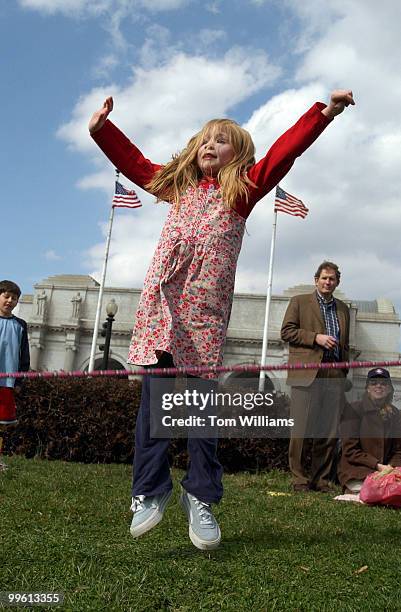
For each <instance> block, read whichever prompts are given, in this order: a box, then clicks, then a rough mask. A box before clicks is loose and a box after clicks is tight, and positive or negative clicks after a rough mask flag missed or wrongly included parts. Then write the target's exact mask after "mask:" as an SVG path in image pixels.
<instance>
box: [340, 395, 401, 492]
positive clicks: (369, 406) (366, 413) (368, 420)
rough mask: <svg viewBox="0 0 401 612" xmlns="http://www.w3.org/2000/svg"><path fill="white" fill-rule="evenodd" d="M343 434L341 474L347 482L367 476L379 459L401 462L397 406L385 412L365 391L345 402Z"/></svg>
mask: <svg viewBox="0 0 401 612" xmlns="http://www.w3.org/2000/svg"><path fill="white" fill-rule="evenodd" d="M340 435H341V438H342V455H341V459H340V465H339V469H338V478H339V481H340V483H341V484H342V485H343V486H345V485H346V483H347V482H348V481H349V480H353V479H356V480H363V479H365V478H366V476H368V474H371V473H372V472H374V471H375V469H376V465H377V464H378V463H382V464H384V465H387V464H391V465H392V466H393V467H399V466H401V414H400V411H399V410H398V408H396V407H395V406H393V405H390V406H389V412H388V413H387V414H386V415H385V416H382V415H381V413H380V410H379V408H378V407H377V406H375V404H374V403H373V402H372V401H371V400H370V399H369V397H368V395H367V394H366V393H365V395H364V396H363V398H362V400H360V401H358V402H354V403H352V404H347V405H346V406H345V409H344V412H343V415H342V418H341V424H340Z"/></svg>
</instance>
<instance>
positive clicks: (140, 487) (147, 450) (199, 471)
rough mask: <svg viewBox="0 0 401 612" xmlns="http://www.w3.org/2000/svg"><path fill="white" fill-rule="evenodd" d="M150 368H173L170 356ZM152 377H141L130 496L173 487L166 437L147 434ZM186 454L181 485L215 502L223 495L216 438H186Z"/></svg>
mask: <svg viewBox="0 0 401 612" xmlns="http://www.w3.org/2000/svg"><path fill="white" fill-rule="evenodd" d="M152 367H160V368H164V367H166V368H168V367H174V363H173V359H172V356H171V355H170V354H168V353H163V355H162V356H161V357H160V359H159V361H158V362H157V364H155V365H154V366H149V369H150V370H151V369H152ZM153 376H154V375H152V374H148V375H147V376H144V377H143V380H142V396H141V405H140V408H139V411H138V416H137V421H136V430H135V454H134V464H133V483H132V495H133V497H135V496H137V495H146V496H152V495H159V494H160V493H164V492H166V491H169V490H170V489H172V486H173V485H172V482H171V476H170V465H169V461H168V447H169V444H170V439H167V438H164V439H163V438H151V437H150V384H151V379H152V377H153ZM163 378H167V377H166V376H164V377H163ZM173 378H174V377H173ZM188 454H189V465H188V469H187V473H186V475H185V476H184V478H183V479H182V481H181V484H182V486H183V487H184V489H185V490H186V491H188V493H191V494H192V495H194V496H195V497H197V498H198V499H199V500H201V501H203V502H206V503H218V502H219V501H220V499H221V498H222V496H223V485H222V482H221V479H222V475H223V468H222V466H221V464H220V462H219V461H218V459H217V439H216V438H188Z"/></svg>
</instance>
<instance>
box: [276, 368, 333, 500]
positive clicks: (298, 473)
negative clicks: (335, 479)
mask: <svg viewBox="0 0 401 612" xmlns="http://www.w3.org/2000/svg"><path fill="white" fill-rule="evenodd" d="M344 381H345V378H344V373H343V372H342V371H341V370H335V369H333V370H321V371H320V372H319V373H318V376H317V377H316V379H315V380H314V381H313V383H312V384H311V385H310V386H309V387H295V386H294V387H292V392H291V408H290V415H291V418H293V419H294V427H293V429H292V431H291V440H290V445H289V452H288V460H289V467H290V470H291V472H292V476H293V484H294V485H296V484H310V485H311V486H312V487H317V488H319V487H322V486H327V484H328V482H329V479H330V477H332V465H333V459H334V454H335V449H336V445H337V437H338V432H337V430H338V423H339V418H340V414H341V411H342V407H343V402H344ZM308 439H311V444H312V464H311V471H310V475H309V474H307V473H306V467H305V450H306V446H307V442H308Z"/></svg>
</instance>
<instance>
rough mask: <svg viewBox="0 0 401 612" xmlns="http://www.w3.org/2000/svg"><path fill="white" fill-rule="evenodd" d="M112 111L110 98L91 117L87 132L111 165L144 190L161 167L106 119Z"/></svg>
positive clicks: (111, 99)
mask: <svg viewBox="0 0 401 612" xmlns="http://www.w3.org/2000/svg"><path fill="white" fill-rule="evenodd" d="M112 109H113V98H111V97H110V98H107V99H106V100H105V102H104V104H103V106H102V108H100V109H99V110H98V111H96V112H95V113H94V114H93V115H92V118H91V120H90V122H89V132H90V134H91V136H92V138H93V140H94V141H95V142H96V144H97V145H98V146H99V147H100V148H101V149H102V151H103V153H104V154H105V155H106V156H107V157H108V158H109V160H110V161H111V163H112V164H114V166H115V167H116V168H117V169H118V170H120V172H122V173H123V174H124V176H126V177H127V178H128V179H130V181H133V182H134V183H135V184H136V185H138V186H139V187H142V188H144V189H146V185H147V184H148V183H149V182H150V181H151V179H152V178H153V177H154V175H155V173H156V172H157V171H158V170H159V169H160V168H161V166H160V165H159V164H154V163H153V162H151V161H150V160H149V159H146V157H144V155H143V154H142V153H141V151H140V150H139V149H138V147H136V146H135V145H134V144H133V143H132V142H131V141H130V140H129V139H128V138H127V137H126V136H125V135H124V134H123V133H122V132H121V131H120V130H119V129H118V127H116V126H115V125H114V124H113V123H112V122H111V121H109V119H107V117H108V115H109V113H110V112H111V111H112Z"/></svg>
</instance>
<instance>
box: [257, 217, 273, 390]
mask: <svg viewBox="0 0 401 612" xmlns="http://www.w3.org/2000/svg"><path fill="white" fill-rule="evenodd" d="M276 227H277V210H274V218H273V227H272V239H271V243H270V262H269V276H268V281H267V293H266V309H265V324H264V328H263V344H262V356H261V359H260V365H261V366H262V367H263V366H265V365H266V353H267V345H268V331H269V314H270V302H271V296H272V284H273V263H274V249H275V245H276ZM265 378H266V372H265V371H264V370H261V371H260V373H259V391H262V392H263V391H264V388H265Z"/></svg>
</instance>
